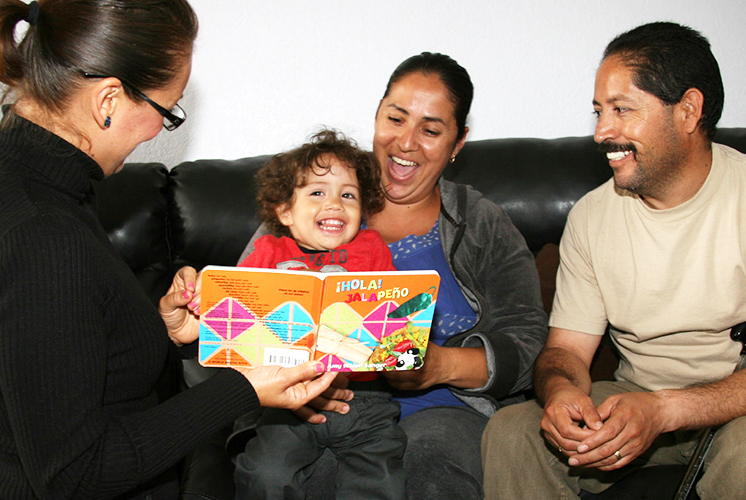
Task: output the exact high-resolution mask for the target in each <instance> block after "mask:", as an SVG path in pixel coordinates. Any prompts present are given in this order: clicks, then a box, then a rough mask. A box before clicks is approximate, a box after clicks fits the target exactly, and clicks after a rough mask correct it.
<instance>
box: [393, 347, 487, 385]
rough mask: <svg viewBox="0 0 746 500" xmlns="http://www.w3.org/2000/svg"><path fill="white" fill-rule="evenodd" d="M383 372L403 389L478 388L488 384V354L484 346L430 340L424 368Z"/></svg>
mask: <svg viewBox="0 0 746 500" xmlns="http://www.w3.org/2000/svg"><path fill="white" fill-rule="evenodd" d="M381 374H382V375H383V376H384V377H386V380H387V381H388V383H389V384H390V385H391V387H393V388H395V389H399V390H404V391H415V390H420V389H428V388H430V387H432V386H434V385H438V384H448V385H452V386H454V387H459V388H462V389H476V388H478V387H482V386H483V385H484V384H486V383H487V357H486V354H485V352H484V347H441V346H439V345H437V344H435V343H430V344H428V346H427V352H426V354H425V360H424V363H423V364H422V368H419V369H417V370H401V371H384V372H381Z"/></svg>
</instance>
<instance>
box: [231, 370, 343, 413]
mask: <svg viewBox="0 0 746 500" xmlns="http://www.w3.org/2000/svg"><path fill="white" fill-rule="evenodd" d="M233 369H234V370H236V371H238V372H240V373H241V374H242V375H243V376H244V377H246V379H247V380H248V381H249V382H251V385H252V386H253V387H254V390H255V391H256V394H257V397H258V398H259V403H260V404H261V405H262V406H266V407H272V408H287V409H290V410H295V409H297V408H300V407H301V406H303V405H305V404H307V403H308V402H309V401H311V400H312V399H314V398H317V397H318V396H319V395H320V394H321V393H322V392H324V391H325V390H326V389H327V388H328V387H329V384H331V383H332V381H333V380H334V378H335V377H336V375H337V374H336V373H334V372H326V373H324V365H323V364H322V363H319V362H317V361H308V362H307V363H303V364H300V365H298V366H294V367H292V368H283V367H280V366H273V365H272V366H270V365H268V366H258V367H256V368H237V367H233ZM322 374H323V375H322ZM319 375H321V376H319Z"/></svg>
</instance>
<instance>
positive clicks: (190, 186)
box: [95, 128, 746, 500]
mask: <svg viewBox="0 0 746 500" xmlns="http://www.w3.org/2000/svg"><path fill="white" fill-rule="evenodd" d="M716 140H717V142H721V143H724V144H727V145H730V146H732V147H735V148H736V149H739V150H740V151H744V152H746V128H732V129H721V130H719V131H718V135H717V139H716ZM267 159H268V157H266V156H260V157H253V158H243V159H238V160H233V161H227V160H199V161H193V162H185V163H181V164H179V165H176V166H174V167H173V168H171V169H170V170H169V169H168V168H167V167H166V166H164V165H161V164H157V163H136V164H135V163H133V164H128V165H126V166H125V168H124V169H123V171H122V172H120V173H118V174H115V175H113V176H111V177H109V178H107V179H106V180H104V181H102V182H100V183H96V185H95V190H96V195H97V201H98V206H99V218H100V220H101V222H102V224H103V226H104V228H105V229H106V230H107V232H108V234H109V237H110V239H111V241H112V242H113V244H114V246H115V247H116V248H117V249H118V251H119V252H120V254H121V255H122V257H123V258H124V259H125V261H126V262H127V264H128V265H129V266H130V268H131V269H132V271H133V272H134V273H135V275H137V277H138V279H139V280H140V283H141V284H142V286H143V288H144V290H145V291H146V293H147V294H148V296H149V297H150V298H151V299H152V300H153V303H157V301H158V299H159V298H160V297H161V296H162V295H163V294H164V293H165V291H166V290H167V288H168V286H169V284H170V282H171V277H172V276H173V274H174V272H175V271H176V270H177V269H179V268H180V267H181V266H183V265H191V266H194V267H195V268H197V269H200V268H202V267H204V266H205V265H207V264H217V265H234V264H235V263H236V262H237V260H238V258H239V256H240V254H241V251H242V250H243V248H244V246H245V244H246V243H247V242H248V241H249V239H250V237H251V235H252V234H253V233H254V231H255V230H256V228H257V227H258V225H259V221H258V220H257V219H256V217H255V214H256V209H255V204H254V198H255V183H254V174H255V172H256V171H257V169H258V168H259V167H261V165H262V164H263V163H264V162H265V161H266V160H267ZM444 175H445V177H447V178H448V179H451V180H453V181H455V182H459V183H464V184H471V185H472V186H474V187H475V188H476V189H478V190H479V191H481V192H482V193H483V194H484V195H485V196H486V197H487V198H489V199H490V200H492V201H494V202H495V203H497V204H498V205H500V206H502V207H503V208H504V209H505V210H506V211H507V213H508V214H509V215H510V217H511V218H512V220H513V222H514V224H515V225H516V226H517V227H518V229H519V230H520V231H521V233H522V234H523V236H524V237H525V238H526V242H527V243H528V246H529V248H530V249H531V251H532V252H533V253H534V255H535V256H536V264H537V269H538V270H539V275H540V278H541V283H542V294H543V299H544V304H545V307H546V308H547V310H549V308H550V307H551V300H552V296H553V294H554V278H555V273H556V268H557V263H558V252H557V244H558V243H559V240H560V237H561V235H562V230H563V228H564V225H565V220H566V218H567V214H568V212H569V210H570V208H572V206H573V205H574V203H575V202H576V201H577V200H578V199H579V198H580V197H581V196H583V194H585V193H586V192H588V191H590V190H591V189H593V188H595V187H596V186H598V185H600V184H601V183H603V182H604V181H606V180H607V179H608V178H609V177H610V175H611V170H610V169H609V167H608V164H607V162H606V159H605V158H604V156H603V155H601V154H600V153H598V152H597V149H596V145H595V143H594V142H593V140H592V138H591V137H571V138H560V139H549V140H545V139H491V140H482V141H474V142H469V143H467V145H466V147H464V149H463V151H462V152H461V154H459V156H458V158H457V159H456V162H455V163H454V164H453V165H449V166H448V168H447V170H446V172H444ZM615 364H616V358H615V356H614V353H613V352H612V351H611V348H610V347H609V345H607V346H606V347H605V348H602V349H601V350H600V351H599V353H598V355H597V357H596V360H595V362H594V366H593V377H594V378H595V379H608V378H610V377H611V376H612V373H613V370H614V368H615ZM210 374H211V372H210V371H209V370H206V369H203V368H201V367H199V366H198V365H196V364H195V363H194V362H193V361H187V362H185V363H184V366H183V373H180V374H175V376H177V377H178V378H177V379H176V380H179V381H181V383H182V385H192V384H196V383H199V381H200V380H203V379H204V378H205V377H208V376H210ZM229 431H230V429H226V430H225V431H224V433H222V434H220V435H217V436H215V437H214V439H213V440H211V441H210V442H207V443H204V444H203V445H201V446H200V447H198V448H197V449H196V450H195V451H194V453H192V455H190V456H189V457H188V458H187V459H186V460H185V461H184V466H183V468H182V469H183V473H182V476H183V480H182V498H184V499H213V500H222V499H232V498H233V491H234V490H233V483H232V465H231V462H230V461H229V460H228V457H227V455H226V451H225V446H224V445H225V438H226V437H227V434H228V432H229ZM682 473H683V467H672V468H671V467H667V468H659V469H658V470H654V469H653V470H648V471H645V472H644V473H636V474H633V475H632V476H631V477H629V478H628V479H626V480H623V481H620V482H619V483H617V484H616V485H614V486H613V487H612V488H610V489H609V490H607V491H606V492H604V493H603V494H599V495H591V494H588V493H585V492H584V493H583V498H584V499H586V500H591V499H595V500H616V499H651V500H653V499H657V498H662V499H663V498H665V499H668V498H671V497H672V495H673V492H674V491H675V489H676V486H677V484H676V483H677V481H678V479H679V478H680V476H681V474H682ZM329 484H333V481H331V482H329V478H317V479H316V480H315V482H314V484H312V487H311V490H312V491H311V498H313V499H316V500H322V499H326V498H331V497H330V496H329V495H330V491H329V488H328V486H327V485H329ZM325 486H327V487H325ZM332 497H333V495H332Z"/></svg>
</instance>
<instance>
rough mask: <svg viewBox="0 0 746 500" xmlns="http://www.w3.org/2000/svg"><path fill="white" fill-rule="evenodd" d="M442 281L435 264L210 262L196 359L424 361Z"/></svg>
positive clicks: (358, 367)
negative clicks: (353, 268)
mask: <svg viewBox="0 0 746 500" xmlns="http://www.w3.org/2000/svg"><path fill="white" fill-rule="evenodd" d="M439 286H440V276H439V275H438V273H437V272H435V271H388V272H361V273H346V272H340V273H310V272H307V271H306V272H304V271H288V270H279V269H255V268H245V267H222V266H207V267H205V268H204V270H203V271H202V291H201V307H200V309H201V310H202V314H201V316H200V334H199V361H200V364H202V365H203V366H222V367H225V366H246V367H249V366H259V365H280V366H294V365H297V364H300V363H303V362H305V361H310V360H320V361H321V362H323V363H324V365H325V366H326V369H327V371H380V370H407V369H415V368H419V367H420V366H422V363H423V358H424V356H425V352H426V351H427V341H428V338H429V336H430V327H431V324H432V320H433V313H434V311H435V302H436V299H437V297H438V288H439Z"/></svg>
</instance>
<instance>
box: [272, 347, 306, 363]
mask: <svg viewBox="0 0 746 500" xmlns="http://www.w3.org/2000/svg"><path fill="white" fill-rule="evenodd" d="M310 360H311V354H310V353H309V352H308V351H305V350H300V349H276V348H271V347H267V348H265V349H264V364H265V365H280V366H283V367H285V368H290V367H292V366H297V365H299V364H301V363H305V362H306V361H310Z"/></svg>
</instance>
